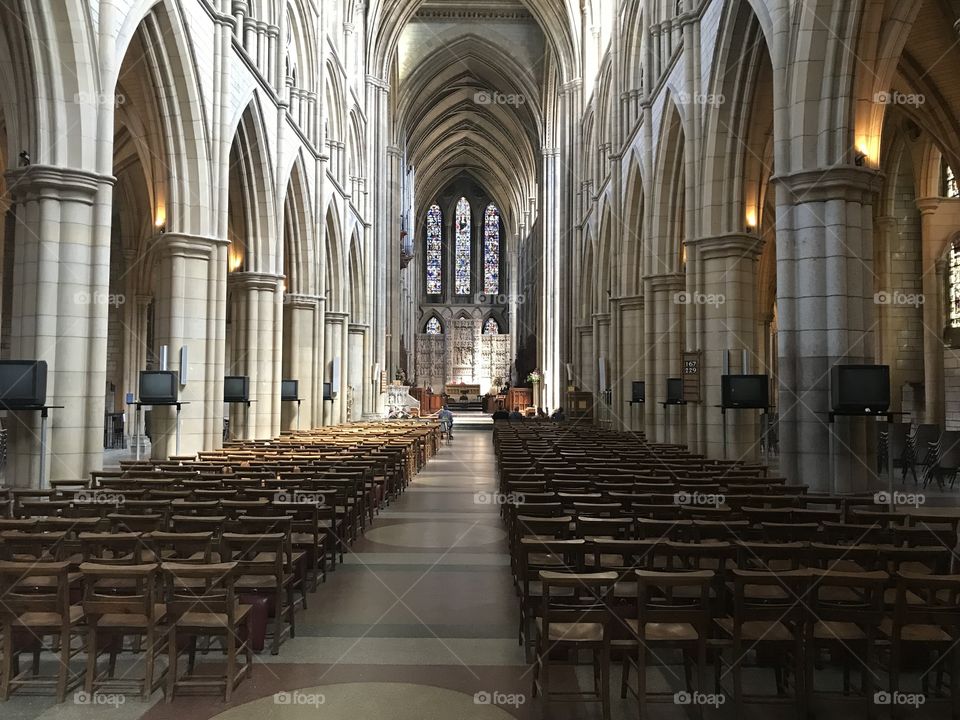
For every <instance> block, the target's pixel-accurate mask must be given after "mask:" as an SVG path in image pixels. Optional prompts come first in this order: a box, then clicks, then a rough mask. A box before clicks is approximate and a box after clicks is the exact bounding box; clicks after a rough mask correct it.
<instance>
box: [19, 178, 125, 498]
mask: <svg viewBox="0 0 960 720" xmlns="http://www.w3.org/2000/svg"><path fill="white" fill-rule="evenodd" d="M7 187H8V188H9V193H10V196H11V200H12V208H11V212H12V213H13V214H14V215H15V221H14V224H13V233H12V235H11V234H9V233H8V234H7V252H11V251H12V252H13V254H14V259H13V291H12V308H11V314H12V323H11V338H10V355H9V357H10V358H11V359H14V360H21V359H22V360H45V361H46V362H47V368H48V373H47V404H48V405H63V406H64V407H63V408H58V409H53V410H51V411H50V415H49V419H48V425H47V427H48V434H47V438H46V439H47V457H46V468H45V475H46V478H44V482H45V481H46V480H47V479H61V478H69V479H79V478H86V477H88V475H89V473H90V472H91V471H92V470H97V469H99V468H100V467H101V466H102V462H103V413H104V386H105V383H106V357H107V310H108V305H107V302H106V298H107V296H108V294H109V292H110V281H109V274H110V226H109V218H110V211H109V207H110V204H111V194H112V187H113V178H111V177H107V176H103V175H98V174H95V173H90V172H86V171H83V170H75V169H72V168H61V167H52V166H48V165H32V166H28V167H25V168H19V169H16V170H11V171H9V172H8V173H7ZM104 221H105V222H106V224H104ZM7 415H8V417H7V421H6V424H7V428H8V430H9V435H8V451H7V452H8V458H9V460H8V464H7V469H6V483H7V484H8V485H12V486H24V487H25V486H36V485H37V484H38V483H39V482H40V474H39V471H40V468H39V463H40V443H39V434H40V413H39V412H36V411H30V412H9V413H7Z"/></svg>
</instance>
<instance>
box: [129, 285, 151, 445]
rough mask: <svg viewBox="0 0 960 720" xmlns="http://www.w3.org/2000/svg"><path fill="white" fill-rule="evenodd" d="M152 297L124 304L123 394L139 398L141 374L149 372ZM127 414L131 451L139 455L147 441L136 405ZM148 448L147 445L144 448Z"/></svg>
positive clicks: (136, 297) (147, 296) (131, 406)
mask: <svg viewBox="0 0 960 720" xmlns="http://www.w3.org/2000/svg"><path fill="white" fill-rule="evenodd" d="M152 300H153V297H152V296H150V295H136V296H134V297H133V299H132V302H131V299H130V298H127V302H126V304H125V305H124V320H123V322H124V329H123V388H122V392H123V393H124V395H126V393H128V392H129V393H133V396H134V397H137V393H138V391H139V385H140V371H141V370H146V369H147V325H148V323H149V319H148V313H149V310H150V303H151V301H152ZM125 412H126V414H127V436H128V437H129V438H130V450H131V451H133V452H136V449H137V443H143V442H144V441H145V437H146V436H144V435H142V431H143V428H142V425H143V423H142V419H143V418H142V416H141V427H137V411H136V407H134V406H133V405H128V406H126V407H125ZM144 447H145V446H144Z"/></svg>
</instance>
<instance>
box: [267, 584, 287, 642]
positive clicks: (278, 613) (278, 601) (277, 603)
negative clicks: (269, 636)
mask: <svg viewBox="0 0 960 720" xmlns="http://www.w3.org/2000/svg"><path fill="white" fill-rule="evenodd" d="M273 616H274V619H273V642H272V643H271V645H270V654H271V655H279V654H280V634H281V633H282V632H283V616H284V608H283V590H282V589H280V590H278V592H277V595H276V598H275V599H274V608H273Z"/></svg>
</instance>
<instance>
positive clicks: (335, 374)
mask: <svg viewBox="0 0 960 720" xmlns="http://www.w3.org/2000/svg"><path fill="white" fill-rule="evenodd" d="M330 384H331V385H332V386H333V392H334V395H336V393H337V392H339V391H340V356H339V355H337V356H336V357H334V358H333V362H332V363H331V364H330Z"/></svg>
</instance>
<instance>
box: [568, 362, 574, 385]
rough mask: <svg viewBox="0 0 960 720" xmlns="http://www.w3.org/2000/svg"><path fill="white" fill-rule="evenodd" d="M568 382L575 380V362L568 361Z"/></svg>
mask: <svg viewBox="0 0 960 720" xmlns="http://www.w3.org/2000/svg"><path fill="white" fill-rule="evenodd" d="M567 382H573V363H567Z"/></svg>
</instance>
